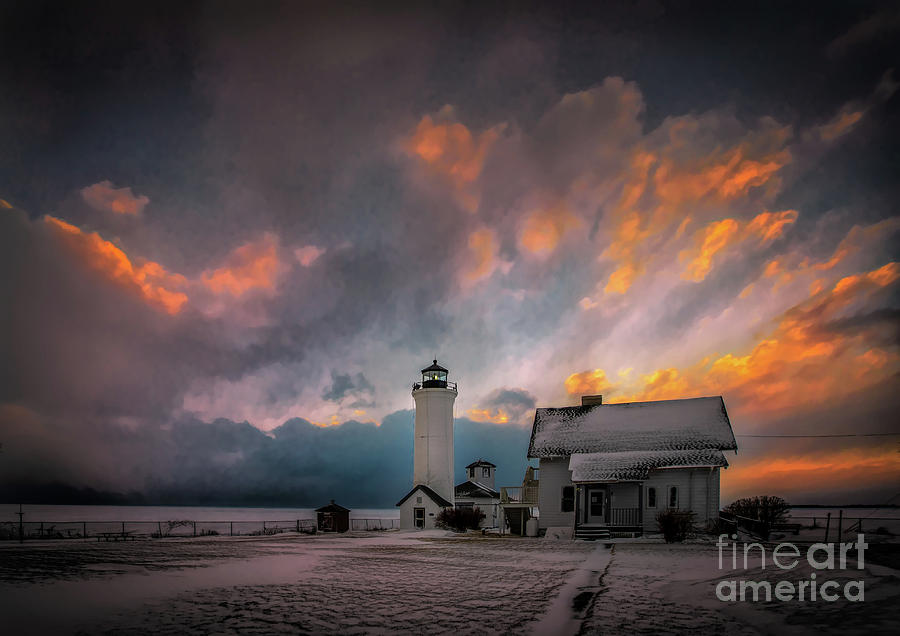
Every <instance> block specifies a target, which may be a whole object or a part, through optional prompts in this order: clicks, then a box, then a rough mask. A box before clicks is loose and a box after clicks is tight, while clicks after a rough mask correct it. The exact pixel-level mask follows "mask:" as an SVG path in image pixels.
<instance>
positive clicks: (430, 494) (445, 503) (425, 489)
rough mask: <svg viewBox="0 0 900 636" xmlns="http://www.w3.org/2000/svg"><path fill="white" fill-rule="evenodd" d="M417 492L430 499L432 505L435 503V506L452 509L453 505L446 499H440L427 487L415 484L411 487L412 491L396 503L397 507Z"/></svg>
mask: <svg viewBox="0 0 900 636" xmlns="http://www.w3.org/2000/svg"><path fill="white" fill-rule="evenodd" d="M417 490H421V491H422V492H423V493H425V494H426V495H427V496H428V497H430V498H431V500H432V501H433V502H434V503H436V504H438V505H440V506H443V507H445V508H452V507H453V503H451V502H449V501H447V500H446V499H444V498H443V497H441V496H440V495H439V494H437V493H436V492H434V491H433V490H432V489H431V488H429V487H428V486H424V485H422V484H417V485H415V486H413V488H412V490H410V491H409V492H408V493H406V496H405V497H404V498H403V499H401V500H400V501H398V502H397V505H398V506H400V505H403V502H404V501H406V500H407V499H409V498H410V497H412V494H413V493H414V492H416V491H417Z"/></svg>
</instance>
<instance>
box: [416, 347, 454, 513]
mask: <svg viewBox="0 0 900 636" xmlns="http://www.w3.org/2000/svg"><path fill="white" fill-rule="evenodd" d="M447 373H448V371H447V369H445V368H444V367H442V366H440V365H439V364H438V363H437V360H435V361H434V363H433V364H432V365H431V366H430V367H427V368H425V369H422V383H421V384H414V385H413V392H412V396H413V399H414V400H415V401H416V443H415V460H414V469H413V485H414V486H417V485H419V484H421V485H423V486H428V487H429V488H431V489H432V490H433V491H434V492H436V493H437V494H439V495H440V496H441V497H443V498H444V499H446V500H447V501H449V502H451V503H452V502H453V402H455V401H456V395H457V392H456V383H455V382H447Z"/></svg>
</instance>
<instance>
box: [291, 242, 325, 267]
mask: <svg viewBox="0 0 900 636" xmlns="http://www.w3.org/2000/svg"><path fill="white" fill-rule="evenodd" d="M324 253H325V249H324V248H322V247H316V246H315V245H304V246H303V247H298V248H297V249H295V250H294V257H295V258H296V259H297V262H298V263H300V264H301V265H303V267H309V266H310V265H312V264H313V263H315V262H316V261H317V260H319V257H320V256H321V255H322V254H324Z"/></svg>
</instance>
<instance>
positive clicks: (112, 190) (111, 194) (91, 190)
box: [81, 181, 150, 215]
mask: <svg viewBox="0 0 900 636" xmlns="http://www.w3.org/2000/svg"><path fill="white" fill-rule="evenodd" d="M81 198H82V199H84V201H85V202H86V203H87V204H88V205H90V206H91V207H92V208H94V209H95V210H100V211H102V212H114V213H116V214H130V215H138V214H140V213H141V212H143V211H144V208H145V207H146V206H147V204H148V203H150V199H148V198H147V197H146V196H144V195H140V196H137V197H136V196H134V194H133V193H132V192H131V188H128V187H125V188H116V187H114V186H113V184H112V182H111V181H101V182H100V183H95V184H94V185H92V186H88V187H87V188H82V189H81Z"/></svg>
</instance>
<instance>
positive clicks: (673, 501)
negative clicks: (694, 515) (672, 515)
mask: <svg viewBox="0 0 900 636" xmlns="http://www.w3.org/2000/svg"><path fill="white" fill-rule="evenodd" d="M677 507H678V486H669V508H677Z"/></svg>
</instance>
